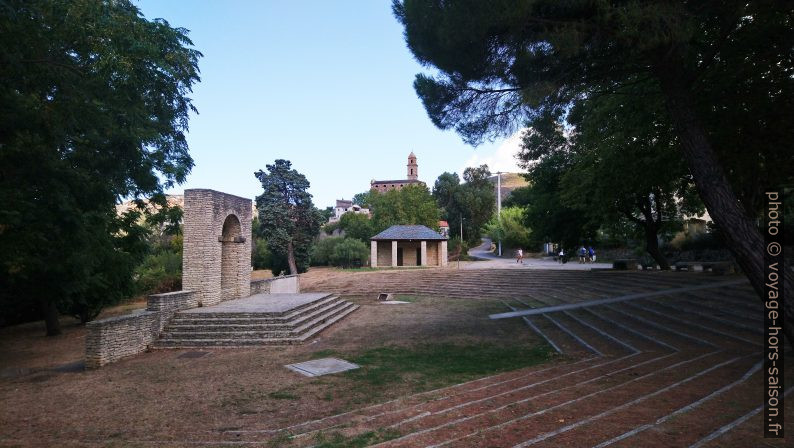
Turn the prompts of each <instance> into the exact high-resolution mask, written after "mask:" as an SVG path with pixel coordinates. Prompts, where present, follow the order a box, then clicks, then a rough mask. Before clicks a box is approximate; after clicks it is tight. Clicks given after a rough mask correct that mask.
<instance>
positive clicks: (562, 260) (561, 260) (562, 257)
mask: <svg viewBox="0 0 794 448" xmlns="http://www.w3.org/2000/svg"><path fill="white" fill-rule="evenodd" d="M564 260H565V249H563V248H562V247H561V248H560V254H559V261H560V264H563V263H565V261H564Z"/></svg>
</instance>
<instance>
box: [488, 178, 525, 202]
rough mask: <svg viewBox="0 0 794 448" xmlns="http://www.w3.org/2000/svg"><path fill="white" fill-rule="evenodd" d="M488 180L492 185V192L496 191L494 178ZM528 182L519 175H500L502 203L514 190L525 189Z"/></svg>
mask: <svg viewBox="0 0 794 448" xmlns="http://www.w3.org/2000/svg"><path fill="white" fill-rule="evenodd" d="M488 180H490V181H491V182H492V183H493V184H494V192H495V191H496V176H491V177H490V178H489V179H488ZM527 185H529V182H527V180H526V179H525V178H524V176H523V175H522V174H521V173H502V201H504V200H505V199H507V197H508V196H510V193H511V192H512V191H513V190H515V189H516V188H520V187H526V186H527Z"/></svg>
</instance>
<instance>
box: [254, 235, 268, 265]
mask: <svg viewBox="0 0 794 448" xmlns="http://www.w3.org/2000/svg"><path fill="white" fill-rule="evenodd" d="M251 266H253V267H254V269H270V268H271V267H272V266H273V254H272V253H271V252H270V249H268V247H267V241H265V240H263V239H260V238H256V239H254V244H253V247H252V248H251Z"/></svg>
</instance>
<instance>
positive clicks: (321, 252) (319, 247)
mask: <svg viewBox="0 0 794 448" xmlns="http://www.w3.org/2000/svg"><path fill="white" fill-rule="evenodd" d="M343 239H344V238H342V237H338V236H332V237H330V238H323V239H321V240H320V241H318V242H317V244H315V245H314V249H313V252H312V265H313V266H329V265H330V264H331V257H332V256H333V254H334V249H335V248H336V246H337V245H338V244H339V243H340V242H341V241H342V240H343Z"/></svg>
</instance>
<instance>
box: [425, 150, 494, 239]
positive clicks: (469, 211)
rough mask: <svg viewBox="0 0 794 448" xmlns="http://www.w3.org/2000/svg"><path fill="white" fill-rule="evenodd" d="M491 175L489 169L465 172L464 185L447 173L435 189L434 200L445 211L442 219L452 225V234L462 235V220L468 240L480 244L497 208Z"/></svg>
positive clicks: (457, 178)
mask: <svg viewBox="0 0 794 448" xmlns="http://www.w3.org/2000/svg"><path fill="white" fill-rule="evenodd" d="M490 175H491V172H490V170H489V169H488V165H481V166H479V167H469V168H466V169H465V170H464V172H463V179H464V181H465V182H466V183H464V184H461V183H460V178H459V177H458V175H457V174H456V173H443V174H441V175H440V176H439V177H438V179H436V182H435V184H434V186H433V197H434V198H435V199H436V202H437V204H438V206H439V207H440V208H441V217H442V218H443V219H444V220H445V221H447V222H448V223H449V225H450V232H451V233H452V234H456V233H460V230H458V229H460V224H461V218H462V219H463V228H464V231H463V233H464V237H465V238H466V240H467V241H468V242H471V243H475V242H477V241H479V239H480V236H481V235H480V231H481V230H482V227H483V225H485V223H486V222H488V220H489V219H490V218H491V215H492V214H493V212H494V209H495V207H496V206H495V204H496V197H495V195H494V186H493V184H492V183H491V182H490V180H489V177H490Z"/></svg>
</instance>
